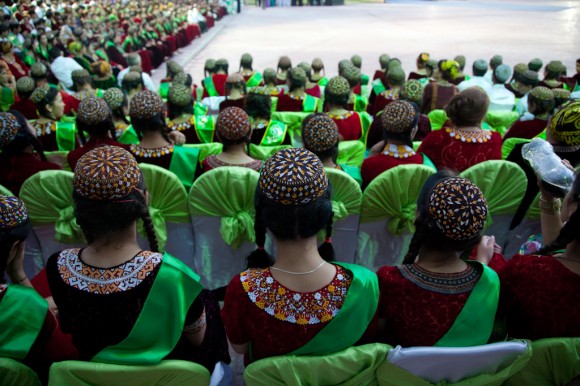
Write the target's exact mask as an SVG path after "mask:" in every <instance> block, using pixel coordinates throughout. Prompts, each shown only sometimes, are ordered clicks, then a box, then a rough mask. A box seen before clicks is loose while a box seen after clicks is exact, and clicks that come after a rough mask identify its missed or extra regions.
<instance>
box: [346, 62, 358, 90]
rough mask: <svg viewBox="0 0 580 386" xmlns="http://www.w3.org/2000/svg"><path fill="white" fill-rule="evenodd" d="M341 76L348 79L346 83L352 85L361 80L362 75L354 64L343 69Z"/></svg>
mask: <svg viewBox="0 0 580 386" xmlns="http://www.w3.org/2000/svg"><path fill="white" fill-rule="evenodd" d="M342 76H343V77H344V78H345V79H346V80H347V81H348V83H349V84H350V85H351V86H352V87H353V86H355V85H357V84H359V83H360V82H361V79H362V75H361V73H360V70H359V69H358V68H356V67H354V66H350V67H347V68H345V69H344V71H343V73H342Z"/></svg>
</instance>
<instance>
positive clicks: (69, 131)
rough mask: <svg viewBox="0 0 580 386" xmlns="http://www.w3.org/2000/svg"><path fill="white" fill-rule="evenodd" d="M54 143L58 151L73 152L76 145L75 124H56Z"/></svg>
mask: <svg viewBox="0 0 580 386" xmlns="http://www.w3.org/2000/svg"><path fill="white" fill-rule="evenodd" d="M56 143H57V144H58V150H59V151H72V150H74V149H75V145H76V124H74V123H72V122H62V121H60V122H57V123H56Z"/></svg>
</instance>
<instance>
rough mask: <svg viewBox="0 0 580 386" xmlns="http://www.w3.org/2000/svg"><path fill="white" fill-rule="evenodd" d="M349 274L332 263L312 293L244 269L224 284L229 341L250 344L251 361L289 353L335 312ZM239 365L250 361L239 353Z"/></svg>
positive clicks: (267, 272)
mask: <svg viewBox="0 0 580 386" xmlns="http://www.w3.org/2000/svg"><path fill="white" fill-rule="evenodd" d="M351 282H352V274H351V273H350V272H349V271H346V270H345V269H343V268H342V267H340V266H336V274H335V276H334V279H333V280H332V282H331V283H330V284H329V285H327V286H324V287H322V288H321V289H319V290H318V291H313V292H295V291H292V290H290V289H288V288H286V287H284V286H283V285H282V284H280V283H278V282H277V281H276V280H275V279H274V278H273V277H272V274H271V272H270V269H269V268H265V269H249V270H247V271H244V272H242V273H240V274H239V275H236V276H234V278H233V279H232V281H231V282H230V284H229V285H228V287H227V291H226V297H225V303H224V308H223V309H222V318H223V321H224V325H225V327H226V333H227V335H228V338H229V340H230V342H231V343H233V344H238V345H241V344H245V343H248V342H252V360H258V359H261V358H267V357H273V356H278V355H284V354H289V353H291V352H292V351H295V350H297V349H298V348H300V347H302V346H304V345H305V344H306V343H308V342H309V341H310V340H311V339H312V338H313V337H314V336H315V335H316V334H317V333H318V332H319V331H320V330H322V329H323V328H324V327H325V326H326V325H327V324H328V322H330V321H331V320H332V318H333V317H334V316H336V315H337V314H338V312H339V311H340V309H341V307H342V305H343V303H344V299H345V297H346V294H347V292H348V289H349V287H350V284H351ZM244 360H245V363H246V364H247V363H249V362H250V358H249V355H248V354H246V355H245V358H244Z"/></svg>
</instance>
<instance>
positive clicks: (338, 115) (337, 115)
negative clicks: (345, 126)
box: [328, 111, 354, 119]
mask: <svg viewBox="0 0 580 386" xmlns="http://www.w3.org/2000/svg"><path fill="white" fill-rule="evenodd" d="M353 114H354V113H353V112H352V111H347V112H346V113H344V114H331V113H328V116H329V117H330V118H332V119H347V118H350V117H351V116H352V115H353Z"/></svg>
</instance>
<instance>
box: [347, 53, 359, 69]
mask: <svg viewBox="0 0 580 386" xmlns="http://www.w3.org/2000/svg"><path fill="white" fill-rule="evenodd" d="M350 62H351V63H352V64H353V65H354V66H355V67H357V68H359V69H360V68H361V66H362V58H361V57H360V55H353V56H352V58H350Z"/></svg>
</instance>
